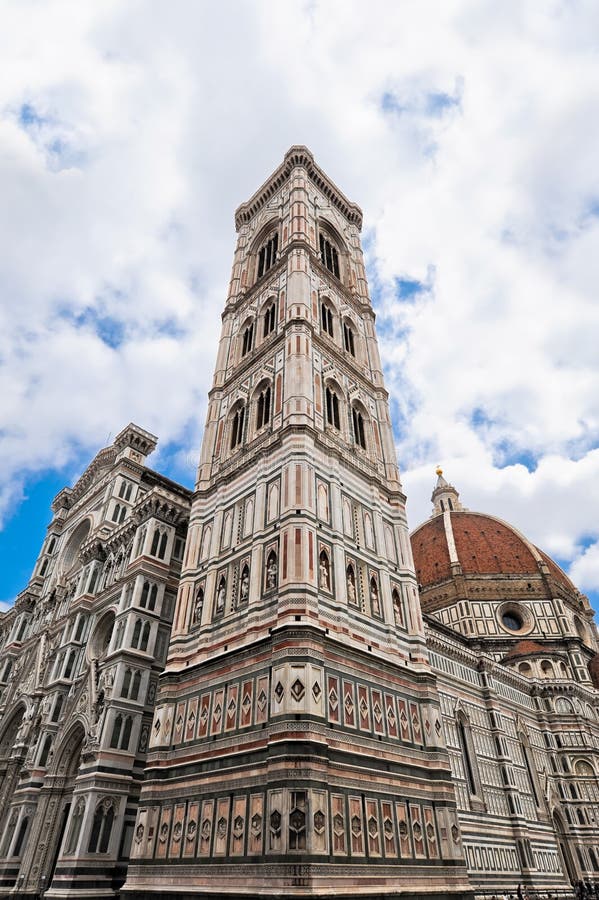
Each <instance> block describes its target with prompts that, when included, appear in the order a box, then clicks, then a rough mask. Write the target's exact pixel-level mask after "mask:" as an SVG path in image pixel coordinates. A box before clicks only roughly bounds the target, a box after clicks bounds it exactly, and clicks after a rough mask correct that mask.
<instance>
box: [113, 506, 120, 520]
mask: <svg viewBox="0 0 599 900" xmlns="http://www.w3.org/2000/svg"><path fill="white" fill-rule="evenodd" d="M120 514H121V504H120V503H115V506H114V509H113V511H112V521H113V522H118V520H119V516H120Z"/></svg>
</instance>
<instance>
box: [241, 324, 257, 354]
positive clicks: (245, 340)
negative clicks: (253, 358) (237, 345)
mask: <svg viewBox="0 0 599 900" xmlns="http://www.w3.org/2000/svg"><path fill="white" fill-rule="evenodd" d="M253 345H254V323H253V322H250V324H249V325H247V326H246V328H245V329H244V331H243V337H242V339H241V355H242V356H245V355H246V354H247V353H249V352H250V350H251V349H252V347H253Z"/></svg>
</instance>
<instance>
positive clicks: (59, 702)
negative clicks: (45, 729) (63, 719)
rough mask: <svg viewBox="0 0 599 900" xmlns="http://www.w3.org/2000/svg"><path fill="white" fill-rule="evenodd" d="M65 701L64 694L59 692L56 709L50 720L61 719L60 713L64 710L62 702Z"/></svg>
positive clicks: (56, 720) (55, 703) (55, 704)
mask: <svg viewBox="0 0 599 900" xmlns="http://www.w3.org/2000/svg"><path fill="white" fill-rule="evenodd" d="M63 703H64V694H59V695H58V697H57V698H56V700H55V702H54V709H53V710H52V718H51V720H50V721H52V722H58V720H59V719H60V713H61V712H62V704H63Z"/></svg>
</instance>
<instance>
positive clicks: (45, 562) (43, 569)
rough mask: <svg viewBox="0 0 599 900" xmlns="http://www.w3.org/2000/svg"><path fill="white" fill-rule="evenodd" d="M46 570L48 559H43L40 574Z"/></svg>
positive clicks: (43, 573)
mask: <svg viewBox="0 0 599 900" xmlns="http://www.w3.org/2000/svg"><path fill="white" fill-rule="evenodd" d="M47 571H48V560H47V559H45V560H44V561H43V563H42V565H41V568H40V575H45V574H46V572H47Z"/></svg>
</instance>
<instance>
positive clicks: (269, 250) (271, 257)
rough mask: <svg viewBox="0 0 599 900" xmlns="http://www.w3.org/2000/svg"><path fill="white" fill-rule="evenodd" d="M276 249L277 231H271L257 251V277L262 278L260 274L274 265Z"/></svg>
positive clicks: (277, 242) (277, 244)
mask: <svg viewBox="0 0 599 900" xmlns="http://www.w3.org/2000/svg"><path fill="white" fill-rule="evenodd" d="M278 250H279V235H278V232H276V231H275V232H271V233H270V235H269V236H268V238H267V240H266V241H265V242H264V243H263V244H262V246H261V247H260V250H259V251H258V274H257V277H258V278H262V276H263V275H265V274H266V272H268V270H269V269H271V268H272V267H273V266H274V264H275V263H276V261H277V254H278Z"/></svg>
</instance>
